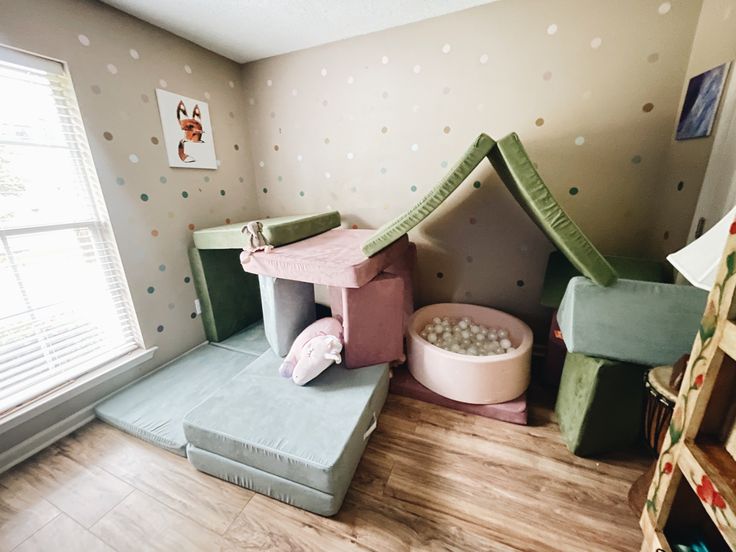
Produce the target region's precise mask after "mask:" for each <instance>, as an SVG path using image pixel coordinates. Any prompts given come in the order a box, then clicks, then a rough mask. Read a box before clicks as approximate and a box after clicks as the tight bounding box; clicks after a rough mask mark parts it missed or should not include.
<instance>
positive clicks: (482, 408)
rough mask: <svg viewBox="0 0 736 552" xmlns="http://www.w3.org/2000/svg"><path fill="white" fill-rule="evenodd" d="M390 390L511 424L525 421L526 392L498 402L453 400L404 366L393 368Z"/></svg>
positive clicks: (404, 395) (523, 423) (524, 423)
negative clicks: (419, 380)
mask: <svg viewBox="0 0 736 552" xmlns="http://www.w3.org/2000/svg"><path fill="white" fill-rule="evenodd" d="M390 389H391V392H392V393H396V394H397V395H401V396H403V397H409V398H412V399H417V400H419V401H424V402H428V403H432V404H436V405H438V406H444V407H445V408H452V409H453V410H459V411H461V412H467V413H468V414H475V415H477V416H484V417H486V418H493V419H495V420H501V421H504V422H511V423H512V424H522V425H526V423H527V408H526V393H523V394H522V395H521V396H520V397H518V398H516V399H513V400H510V401H507V402H503V403H498V404H468V403H462V402H459V401H453V400H452V399H448V398H447V397H443V396H442V395H438V394H437V393H435V392H434V391H432V390H431V389H427V388H426V387H424V386H423V385H422V384H421V383H419V382H418V381H417V380H415V379H414V378H413V377H412V375H411V374H410V373H409V370H407V369H406V367H401V368H394V376H393V377H392V378H391V388H390Z"/></svg>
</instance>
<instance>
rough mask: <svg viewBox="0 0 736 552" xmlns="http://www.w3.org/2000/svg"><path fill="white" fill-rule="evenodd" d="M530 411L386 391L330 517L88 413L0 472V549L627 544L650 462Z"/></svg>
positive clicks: (568, 548)
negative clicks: (581, 449)
mask: <svg viewBox="0 0 736 552" xmlns="http://www.w3.org/2000/svg"><path fill="white" fill-rule="evenodd" d="M531 422H532V425H530V426H528V427H521V426H515V425H511V424H506V423H503V422H497V421H494V420H488V419H485V418H480V417H476V416H470V415H465V414H462V413H459V412H455V411H452V410H447V409H444V408H440V407H437V406H433V405H429V404H425V403H421V402H417V401H414V400H410V399H406V398H402V397H397V396H393V395H391V396H389V400H388V402H387V404H386V407H385V410H384V413H383V414H382V416H381V419H380V423H379V429H378V430H377V431H376V432H375V433H374V434H373V436H372V437H371V440H370V443H369V445H368V449H367V450H366V453H365V456H364V458H363V460H362V462H361V464H360V466H359V467H358V470H357V473H356V475H355V479H354V480H353V483H352V486H351V488H350V491H349V492H348V495H347V498H346V500H345V504H344V505H343V507H342V510H341V511H340V513H339V514H338V515H337V516H336V517H334V518H330V519H327V518H322V517H319V516H316V515H313V514H310V513H307V512H304V511H302V510H299V509H297V508H293V507H290V506H286V505H284V504H282V503H280V502H277V501H275V500H271V499H269V498H266V497H263V496H261V495H258V494H254V493H252V492H250V491H247V490H245V489H241V488H240V487H236V486H235V485H231V484H229V483H225V482H223V481H220V480H218V479H215V478H213V477H209V476H207V475H204V474H202V473H199V472H197V471H196V470H195V469H194V468H193V467H192V466H190V465H189V463H188V462H187V460H186V459H184V458H180V457H178V456H175V455H173V454H171V453H168V452H165V451H162V450H160V449H157V448H155V447H153V446H151V445H148V444H146V443H144V442H142V441H139V440H137V439H135V438H133V437H130V436H128V435H126V434H124V433H121V432H119V431H117V430H115V429H113V428H111V427H109V426H107V425H105V424H104V423H102V422H93V423H91V424H89V425H87V426H85V427H83V428H82V429H80V430H78V431H76V432H75V433H73V434H71V435H70V436H68V437H66V438H64V439H63V440H61V441H59V442H58V443H56V444H55V445H53V446H52V447H50V448H48V449H46V450H44V451H43V452H41V453H39V454H38V455H36V456H34V457H33V458H31V459H29V460H27V461H26V462H24V463H23V464H21V465H19V466H17V467H16V468H14V469H13V470H11V471H9V472H7V473H5V474H3V475H1V476H0V551H6V550H15V551H18V552H20V551H24V552H25V551H30V550H51V551H62V550H75V551H76V550H79V551H82V552H94V551H97V550H107V551H109V550H118V551H121V552H122V551H128V550H130V551H136V552H139V551H142V550H176V551H183V550H197V551H210V550H221V549H222V550H313V551H319V552H323V551H328V550H339V551H343V550H346V551H350V550H374V551H380V552H387V551H393V550H471V551H473V552H478V551H484V550H494V551H495V550H500V551H505V550H522V551H544V550H560V551H565V552H573V551H576V550H580V551H584V552H594V551H595V552H602V551H606V550H621V551H627V552H628V551H631V550H638V549H639V543H640V539H641V535H640V532H639V528H638V525H637V519H636V516H635V515H634V514H633V513H632V512H631V511H630V510H629V508H628V505H627V502H626V493H627V491H628V489H629V486H630V485H631V483H632V482H633V481H634V479H636V477H637V476H638V475H639V474H640V473H641V472H643V471H644V470H645V469H646V467H647V466H648V463H649V462H650V461H651V460H650V459H649V458H647V457H646V456H645V455H643V454H635V453H631V454H628V455H619V456H618V457H615V458H607V459H605V460H603V459H598V460H585V459H582V458H577V457H575V456H573V455H571V454H570V453H569V452H568V451H567V449H566V448H565V447H564V445H563V444H562V442H561V440H560V436H559V432H558V430H557V426H556V424H555V423H554V422H553V421H551V411H550V409H549V408H544V407H536V408H534V409H533V412H532V420H531Z"/></svg>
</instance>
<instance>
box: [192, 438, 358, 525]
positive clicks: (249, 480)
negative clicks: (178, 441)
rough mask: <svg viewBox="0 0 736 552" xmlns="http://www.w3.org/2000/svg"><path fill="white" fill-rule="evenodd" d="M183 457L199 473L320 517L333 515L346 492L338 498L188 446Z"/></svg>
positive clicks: (337, 495) (338, 495)
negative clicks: (185, 456) (186, 458)
mask: <svg viewBox="0 0 736 552" xmlns="http://www.w3.org/2000/svg"><path fill="white" fill-rule="evenodd" d="M187 457H188V458H189V462H191V464H192V465H193V466H194V467H195V468H197V469H198V470H199V471H202V472H204V473H208V474H210V475H213V476H215V477H218V478H220V479H224V480H225V481H229V482H230V483H234V484H235V485H240V486H241V487H245V488H246V489H250V490H252V491H256V492H257V493H261V494H264V495H266V496H270V497H271V498H275V499H276V500H280V501H281V502H285V503H287V504H291V505H292V506H296V507H298V508H303V509H304V510H309V511H310V512H314V513H315V514H319V515H321V516H331V515H333V514H336V513H337V511H338V510H339V509H340V506H341V505H342V501H343V499H344V498H345V493H346V492H347V489H348V487H347V486H346V487H345V489H343V490H342V491H341V492H340V493H339V494H329V493H323V492H322V491H318V490H317V489H313V488H311V487H307V486H306V485H300V484H299V483H294V482H293V481H290V480H288V479H284V478H283V477H279V476H277V475H273V474H271V473H268V472H265V471H263V470H259V469H256V468H253V467H251V466H246V465H245V464H241V463H240V462H235V461H233V460H230V459H228V458H225V457H224V456H220V455H219V454H214V453H212V452H208V451H206V450H202V449H199V448H197V447H195V446H192V445H189V446H188V447H187Z"/></svg>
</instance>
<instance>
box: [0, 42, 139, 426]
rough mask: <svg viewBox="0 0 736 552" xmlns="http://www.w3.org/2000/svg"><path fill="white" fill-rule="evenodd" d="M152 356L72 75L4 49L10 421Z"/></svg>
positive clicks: (1, 215) (1, 300) (1, 231)
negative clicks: (139, 355) (45, 399)
mask: <svg viewBox="0 0 736 552" xmlns="http://www.w3.org/2000/svg"><path fill="white" fill-rule="evenodd" d="M141 347H142V341H141V337H140V329H139V328H138V322H137V319H136V317H135V312H134V310H133V306H132V302H131V299H130V292H129V290H128V286H127V283H126V280H125V275H124V273H123V268H122V265H121V263H120V256H119V254H118V250H117V246H116V245H115V238H114V236H113V232H112V228H111V226H110V220H109V218H108V214H107V209H106V208H105V203H104V200H103V198H102V193H101V190H100V184H99V181H98V179H97V174H96V172H95V168H94V165H93V162H92V156H91V154H90V151H89V145H88V144H87V137H86V135H85V132H84V126H83V125H82V119H81V116H80V113H79V107H78V106H77V102H76V97H75V95H74V89H73V88H72V83H71V80H70V78H69V75H68V73H67V71H66V68H65V66H64V65H63V64H61V63H59V62H56V61H52V60H49V59H46V58H41V57H38V56H34V55H30V54H26V53H24V52H20V51H17V50H12V49H9V48H4V47H2V46H0V415H2V414H3V413H7V412H8V411H9V410H12V409H15V408H16V407H18V406H21V405H24V404H26V403H28V402H30V401H32V400H35V399H38V398H39V397H41V396H43V395H45V394H47V393H49V392H51V391H53V390H55V389H58V388H59V387H61V386H64V385H68V384H70V383H71V382H73V381H74V380H75V379H77V378H79V377H80V376H81V375H83V374H87V373H89V372H90V371H92V370H95V369H96V368H99V367H101V366H103V365H105V364H107V363H109V362H111V361H113V360H115V359H117V358H119V357H122V356H123V355H125V354H126V353H129V352H131V351H133V350H135V349H139V348H141Z"/></svg>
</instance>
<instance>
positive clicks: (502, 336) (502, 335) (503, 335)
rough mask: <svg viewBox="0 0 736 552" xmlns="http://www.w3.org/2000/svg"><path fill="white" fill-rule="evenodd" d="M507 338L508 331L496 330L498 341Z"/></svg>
mask: <svg viewBox="0 0 736 552" xmlns="http://www.w3.org/2000/svg"><path fill="white" fill-rule="evenodd" d="M508 336H509V331H508V330H505V329H503V328H502V329H500V330H498V338H499V339H506V338H507V337H508Z"/></svg>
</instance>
